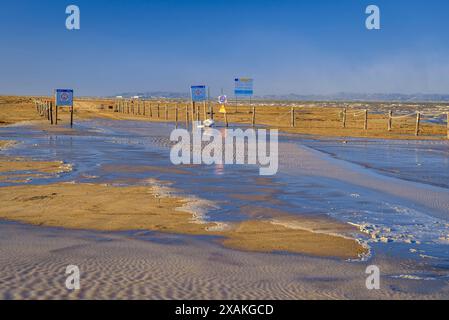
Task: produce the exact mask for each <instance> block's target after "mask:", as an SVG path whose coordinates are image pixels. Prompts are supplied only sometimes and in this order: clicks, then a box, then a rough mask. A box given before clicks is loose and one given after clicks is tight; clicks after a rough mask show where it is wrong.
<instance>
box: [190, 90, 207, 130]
mask: <svg viewBox="0 0 449 320" xmlns="http://www.w3.org/2000/svg"><path fill="white" fill-rule="evenodd" d="M190 95H191V97H192V121H195V117H194V115H195V111H196V112H197V118H199V117H198V116H199V107H198V110H195V109H196V102H203V103H204V111H205V109H206V107H205V106H206V104H205V103H206V100H207V92H206V86H205V85H200V86H191V87H190ZM198 120H199V119H198Z"/></svg>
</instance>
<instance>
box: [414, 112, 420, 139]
mask: <svg viewBox="0 0 449 320" xmlns="http://www.w3.org/2000/svg"><path fill="white" fill-rule="evenodd" d="M420 122H421V113H420V112H419V111H418V112H417V113H416V129H415V136H419V123H420Z"/></svg>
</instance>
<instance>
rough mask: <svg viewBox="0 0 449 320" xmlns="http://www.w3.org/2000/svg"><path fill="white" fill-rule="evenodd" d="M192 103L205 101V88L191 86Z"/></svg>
mask: <svg viewBox="0 0 449 320" xmlns="http://www.w3.org/2000/svg"><path fill="white" fill-rule="evenodd" d="M190 92H191V94H192V101H194V102H200V101H206V100H207V93H206V86H191V87H190Z"/></svg>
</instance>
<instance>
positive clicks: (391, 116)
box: [388, 110, 393, 131]
mask: <svg viewBox="0 0 449 320" xmlns="http://www.w3.org/2000/svg"><path fill="white" fill-rule="evenodd" d="M392 120H393V111H391V110H390V111H388V131H391V129H392V126H391V125H392Z"/></svg>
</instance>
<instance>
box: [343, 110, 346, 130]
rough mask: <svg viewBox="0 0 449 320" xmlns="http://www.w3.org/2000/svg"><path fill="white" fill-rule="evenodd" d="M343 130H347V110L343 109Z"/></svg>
mask: <svg viewBox="0 0 449 320" xmlns="http://www.w3.org/2000/svg"><path fill="white" fill-rule="evenodd" d="M343 128H346V108H344V109H343Z"/></svg>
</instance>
